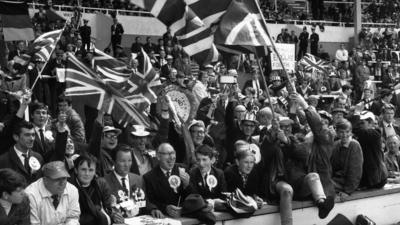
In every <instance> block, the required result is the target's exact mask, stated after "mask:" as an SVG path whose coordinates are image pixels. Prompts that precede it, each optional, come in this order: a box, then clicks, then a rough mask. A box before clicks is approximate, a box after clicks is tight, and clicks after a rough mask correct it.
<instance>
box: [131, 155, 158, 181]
mask: <svg viewBox="0 0 400 225" xmlns="http://www.w3.org/2000/svg"><path fill="white" fill-rule="evenodd" d="M131 155H132V166H131V170H130V172H131V173H134V174H137V175H139V176H141V175H143V174H140V173H139V165H138V164H137V162H136V158H135V153H133V150H132V151H131ZM144 157H146V158H147V159H148V160H149V162H150V165H151V168H154V167H155V166H156V165H157V158H155V157H151V156H150V155H144Z"/></svg>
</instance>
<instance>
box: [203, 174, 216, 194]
mask: <svg viewBox="0 0 400 225" xmlns="http://www.w3.org/2000/svg"><path fill="white" fill-rule="evenodd" d="M206 182H207V186H208V187H209V188H210V191H211V189H213V188H215V187H216V186H217V185H218V180H217V178H215V176H214V175H209V176H207V180H206Z"/></svg>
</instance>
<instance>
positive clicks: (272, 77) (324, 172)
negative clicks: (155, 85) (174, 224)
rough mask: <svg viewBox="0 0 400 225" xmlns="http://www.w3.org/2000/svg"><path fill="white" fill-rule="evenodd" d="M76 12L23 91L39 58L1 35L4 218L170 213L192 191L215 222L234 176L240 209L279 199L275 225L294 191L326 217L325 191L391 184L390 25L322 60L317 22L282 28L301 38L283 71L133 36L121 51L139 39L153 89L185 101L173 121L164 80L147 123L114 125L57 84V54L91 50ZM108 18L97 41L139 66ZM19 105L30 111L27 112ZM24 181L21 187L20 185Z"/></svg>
mask: <svg viewBox="0 0 400 225" xmlns="http://www.w3.org/2000/svg"><path fill="white" fill-rule="evenodd" d="M53 3H54V4H56V2H55V1H53ZM64 3H65V2H64ZM82 4H84V3H82ZM99 4H100V3H99ZM102 4H103V3H102ZM105 4H108V3H105ZM74 18H75V19H72V21H74V20H79V13H76V15H75V16H74ZM33 21H34V24H35V31H36V35H40V34H41V33H43V32H45V31H49V30H53V29H59V28H62V27H64V24H63V21H61V20H56V21H53V22H50V23H49V21H48V18H46V17H43V15H42V13H41V12H39V13H37V14H35V16H34V18H33ZM83 24H84V25H82V26H77V25H76V23H73V22H72V23H70V24H67V25H66V26H65V29H64V32H63V34H62V36H61V38H60V41H59V42H58V43H57V45H56V49H55V51H54V54H53V55H52V57H51V59H50V60H49V62H48V63H47V64H48V65H47V66H46V71H44V72H43V73H42V75H44V74H45V75H48V76H49V77H47V78H45V77H42V78H41V79H39V81H38V84H37V85H36V86H35V88H34V89H33V90H26V89H29V88H30V87H31V86H32V84H33V81H34V80H35V79H36V77H37V76H38V75H39V73H40V71H42V68H43V66H44V65H45V63H46V62H44V61H43V60H41V59H40V58H39V57H36V56H33V58H32V60H31V62H32V65H31V67H30V68H28V69H26V70H23V69H22V68H21V67H20V66H18V65H17V62H16V61H15V60H14V59H15V56H20V55H21V54H22V53H24V52H26V51H27V49H28V46H26V43H25V42H17V43H15V44H14V46H10V47H9V49H10V51H9V52H8V57H7V59H8V62H7V64H6V66H5V67H2V73H1V75H2V79H1V88H2V89H1V90H2V92H0V99H1V104H2V105H1V107H0V109H1V110H0V113H1V114H0V116H1V117H0V121H1V123H0V129H1V131H0V138H1V140H2V145H1V146H0V168H2V169H0V203H1V205H0V206H1V207H3V208H4V209H6V210H5V212H6V216H4V215H0V221H1V219H4V218H6V219H9V220H10V221H12V222H13V223H12V224H56V223H65V222H67V223H68V224H78V223H80V224H97V223H98V224H102V225H103V224H104V225H105V224H110V223H111V222H113V223H121V221H123V219H124V218H126V217H132V216H136V215H144V214H149V215H152V216H153V217H157V218H163V217H164V216H169V217H174V218H179V217H180V216H182V213H184V212H185V211H182V208H179V207H177V205H179V204H180V203H181V202H182V203H183V207H184V208H185V203H184V202H185V201H186V200H187V199H189V200H188V201H187V202H189V203H190V200H192V198H196V196H193V195H191V194H199V195H201V197H202V198H203V199H205V201H204V205H203V208H205V209H206V210H202V211H200V212H199V213H200V214H192V213H190V212H191V211H190V212H187V211H186V214H185V216H190V217H195V218H198V219H200V220H202V221H205V222H206V223H207V224H213V223H215V215H213V214H212V212H214V211H229V210H228V209H227V208H229V207H231V208H232V207H234V205H235V204H230V201H232V199H231V200H226V196H224V193H225V192H231V193H233V192H236V188H238V189H239V190H240V191H241V192H243V194H244V195H246V196H247V197H246V198H247V201H246V202H247V203H246V204H249V205H246V206H247V208H246V210H247V211H245V212H246V213H249V214H251V213H254V211H255V210H256V209H258V208H261V207H263V204H265V202H267V203H268V204H279V205H280V214H281V224H284V225H290V224H293V223H295V221H293V217H292V200H293V199H298V200H304V199H310V200H313V201H314V202H315V205H316V206H317V207H318V216H319V217H320V218H325V217H327V216H328V214H329V212H330V211H331V210H332V208H333V207H334V200H335V197H339V198H341V199H346V198H347V197H348V196H349V195H351V194H352V193H354V192H355V191H358V190H365V189H371V188H382V187H383V186H384V185H385V184H386V183H388V182H389V183H400V168H399V163H400V157H399V155H400V154H399V146H400V138H399V135H400V128H399V125H398V121H397V120H396V118H397V117H398V113H399V112H398V108H399V107H398V104H399V103H398V101H399V100H400V99H399V98H398V96H397V93H396V91H395V90H396V89H398V81H399V78H400V74H399V72H400V71H399V70H398V67H397V66H398V63H399V61H398V60H399V59H398V55H397V54H396V53H394V54H393V53H392V51H393V50H397V48H398V45H397V43H398V41H397V38H398V35H396V33H395V32H393V30H391V29H386V30H385V31H383V32H381V31H380V30H378V31H376V32H373V33H372V32H371V31H369V30H368V28H365V29H363V31H362V33H361V34H360V35H359V40H360V43H361V44H360V46H356V47H355V48H354V49H351V50H350V49H347V46H346V44H344V43H343V44H341V45H340V47H339V48H338V50H337V51H336V52H335V54H334V58H330V57H329V54H327V53H326V52H322V51H321V49H320V46H319V37H318V34H316V33H315V29H316V27H312V29H311V34H310V33H308V30H307V28H303V31H302V33H300V34H298V36H297V35H296V34H294V33H289V31H288V30H286V29H283V30H282V33H281V34H279V35H278V36H277V37H276V41H277V42H280V43H295V44H296V45H297V47H298V52H297V54H296V55H298V57H297V60H298V62H297V63H296V70H295V71H292V73H290V74H288V75H287V74H286V73H284V72H283V71H280V70H278V71H271V69H270V68H268V60H267V59H263V60H264V61H263V62H262V63H261V64H262V65H265V66H264V67H263V68H259V67H258V63H257V62H256V61H255V60H257V59H254V57H252V56H250V55H244V56H232V55H230V56H229V57H228V58H224V59H223V60H222V61H221V62H219V63H217V64H215V65H198V64H197V63H195V62H194V61H192V60H191V58H190V57H189V56H188V55H186V54H185V53H184V52H182V48H181V46H180V45H179V44H178V43H177V41H176V39H174V38H173V37H172V35H171V34H169V33H166V34H165V35H164V36H163V37H160V38H159V39H158V43H152V41H151V39H150V38H147V37H146V38H144V37H137V38H136V39H135V41H134V42H133V43H132V46H131V48H130V52H131V53H138V52H140V50H141V48H143V49H144V50H145V51H146V52H147V54H148V55H149V58H150V61H151V64H152V65H153V67H154V68H155V69H156V70H157V71H158V72H159V73H160V77H161V81H162V88H161V89H164V90H168V89H171V88H172V89H174V90H178V91H179V92H181V93H185V95H187V96H188V98H189V99H190V102H189V104H190V107H189V108H191V109H192V111H193V112H191V113H190V115H189V117H190V119H189V120H188V121H181V120H180V119H179V118H177V116H176V110H183V109H180V108H179V109H174V108H173V107H172V106H171V102H170V101H171V100H170V99H169V98H168V97H166V94H165V92H160V93H158V99H159V101H158V102H157V103H154V104H153V105H151V106H150V107H149V109H148V110H146V113H147V115H148V117H149V119H150V121H151V128H150V129H149V128H145V127H144V126H141V125H137V124H129V125H128V126H127V127H125V128H124V127H121V126H120V125H119V124H118V119H119V118H112V117H111V116H110V115H107V114H104V113H102V112H99V111H97V110H95V109H87V108H86V109H85V112H77V111H76V109H74V107H73V106H74V105H75V104H77V103H78V102H73V101H72V99H71V98H68V97H65V96H64V95H63V91H64V90H65V83H62V82H61V81H59V80H56V79H55V77H56V68H64V67H65V66H66V64H65V62H66V61H65V60H66V53H67V52H68V53H71V54H74V55H75V56H76V57H77V59H78V60H80V61H81V62H83V63H84V64H85V65H87V66H90V65H91V62H92V58H93V54H94V53H93V46H92V45H91V44H90V43H89V45H85V43H87V31H88V29H87V28H84V29H83V28H82V27H85V26H87V21H84V22H83ZM109 29H110V35H112V36H111V40H112V42H111V43H110V46H109V47H108V48H106V49H104V52H105V53H107V54H110V55H111V54H112V55H113V56H114V57H115V58H117V59H119V60H121V61H123V62H125V63H126V64H127V67H128V68H129V69H130V70H132V73H137V70H138V61H137V60H135V59H131V58H130V57H129V56H128V55H129V54H128V51H127V50H126V49H124V48H122V46H121V36H122V34H123V27H122V25H121V24H120V23H118V19H117V18H114V24H113V25H112V26H111V27H110V28H109ZM89 37H90V35H89ZM142 38H143V39H145V40H143V39H142ZM89 42H90V41H89ZM306 53H312V54H313V55H314V56H318V57H320V58H322V59H324V60H326V62H324V65H321V67H318V68H317V67H315V66H311V67H310V64H307V63H304V61H302V59H303V57H304V56H305V55H306ZM394 56H397V58H396V57H394ZM316 60H319V59H318V58H316ZM321 62H322V61H321ZM246 75H247V79H245V80H244V81H242V82H238V81H239V80H240V79H239V78H242V77H246ZM263 75H264V76H263ZM264 79H265V80H266V82H265V81H264ZM267 93H268V94H267ZM28 106H29V118H30V121H31V122H27V121H25V120H24V112H25V111H26V110H27V108H28ZM182 108H184V107H182ZM10 169H12V170H10ZM16 172H17V173H16ZM24 180H25V182H24ZM25 185H28V187H27V188H26V193H27V195H28V198H26V197H24V195H23V194H21V193H23V188H24V187H25ZM236 194H237V195H239V196H241V195H240V193H238V192H236ZM13 195H14V197H13ZM15 195H18V196H19V197H18V198H17V197H15ZM10 196H11V197H10ZM21 196H22V197H21ZM78 196H79V198H78ZM126 199H133V200H132V201H133V203H134V204H135V205H134V206H130V205H126V204H125V203H124V202H126ZM195 200H196V199H195ZM197 200H198V199H197ZM28 201H29V202H30V204H26V203H27V202H28ZM143 202H146V204H145V206H143ZM249 202H250V203H249ZM253 203H254V204H253ZM187 204H188V203H187ZM78 205H79V206H78ZM11 206H13V207H14V208H13V207H11ZM16 206H18V207H19V208H18V210H16ZM28 206H29V207H28ZM186 207H189V209H190V204H189V205H186ZM203 208H202V209H203ZM43 209H45V210H43ZM186 209H187V208H186ZM187 210H188V209H187ZM239 211H240V210H238V211H236V212H239ZM55 212H57V216H54V215H56V214H55ZM15 215H16V216H15ZM234 215H235V214H234ZM7 216H8V217H7ZM13 216H14V217H13ZM11 219H12V220H11ZM6 221H7V220H6ZM78 221H79V222H78Z"/></svg>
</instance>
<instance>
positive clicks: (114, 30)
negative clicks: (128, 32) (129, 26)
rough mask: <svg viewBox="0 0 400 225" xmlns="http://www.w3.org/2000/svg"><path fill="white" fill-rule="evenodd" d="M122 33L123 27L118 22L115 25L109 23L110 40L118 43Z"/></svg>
mask: <svg viewBox="0 0 400 225" xmlns="http://www.w3.org/2000/svg"><path fill="white" fill-rule="evenodd" d="M123 33H124V28H123V27H122V25H121V24H120V23H117V25H115V24H113V25H111V42H112V43H115V44H120V43H121V39H122V34H123Z"/></svg>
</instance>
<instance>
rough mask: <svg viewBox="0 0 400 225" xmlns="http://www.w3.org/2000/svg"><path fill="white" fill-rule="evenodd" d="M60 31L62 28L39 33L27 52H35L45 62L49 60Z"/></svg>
mask: <svg viewBox="0 0 400 225" xmlns="http://www.w3.org/2000/svg"><path fill="white" fill-rule="evenodd" d="M62 32H63V30H55V31H50V32H47V33H44V34H42V35H40V36H39V37H38V38H36V39H35V41H34V42H33V44H32V46H31V47H30V50H29V52H31V53H32V54H36V55H37V56H38V57H39V58H41V59H42V60H44V61H45V62H47V61H49V59H50V57H51V54H52V53H53V51H54V49H55V48H56V44H57V42H58V40H60V37H61V34H62Z"/></svg>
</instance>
